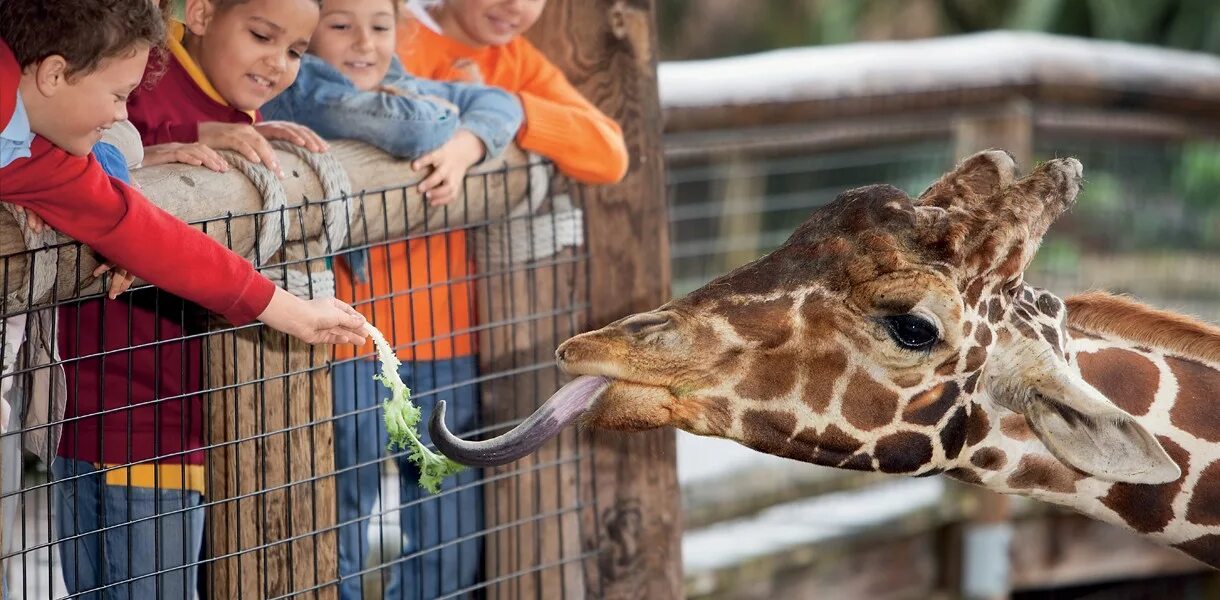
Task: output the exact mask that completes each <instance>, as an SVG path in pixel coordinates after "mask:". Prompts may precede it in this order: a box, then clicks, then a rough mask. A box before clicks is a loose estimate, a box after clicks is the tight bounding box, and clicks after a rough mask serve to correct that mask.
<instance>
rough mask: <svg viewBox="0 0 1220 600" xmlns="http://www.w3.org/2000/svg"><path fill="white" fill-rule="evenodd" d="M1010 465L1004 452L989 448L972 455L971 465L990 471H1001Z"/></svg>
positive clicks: (981, 449) (980, 449)
mask: <svg viewBox="0 0 1220 600" xmlns="http://www.w3.org/2000/svg"><path fill="white" fill-rule="evenodd" d="M1007 463H1008V457H1007V455H1005V454H1004V451H1003V450H1000V449H999V448H993V447H991V446H987V447H985V448H979V449H978V450H976V451H975V452H974V454H971V455H970V464H972V465H974V466H976V467H978V468H980V469H986V470H988V471H999V470H1000V469H1003V468H1004V465H1005V464H1007Z"/></svg>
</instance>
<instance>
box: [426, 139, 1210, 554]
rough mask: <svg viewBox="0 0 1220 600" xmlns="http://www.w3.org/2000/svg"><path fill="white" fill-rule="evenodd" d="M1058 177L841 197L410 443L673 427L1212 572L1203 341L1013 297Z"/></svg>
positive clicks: (1054, 302) (1174, 320) (1145, 317)
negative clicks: (1010, 511) (472, 431)
mask: <svg viewBox="0 0 1220 600" xmlns="http://www.w3.org/2000/svg"><path fill="white" fill-rule="evenodd" d="M1081 181H1082V167H1081V164H1080V163H1079V162H1078V161H1076V160H1075V159H1071V158H1067V159H1056V160H1051V161H1048V162H1045V163H1043V164H1041V165H1039V166H1038V167H1037V168H1035V169H1034V170H1033V171H1032V172H1030V173H1029V174H1028V175H1026V176H1025V177H1021V178H1019V177H1018V176H1017V172H1016V164H1015V162H1014V160H1013V158H1012V157H1011V156H1010V155H1009V154H1007V153H1006V152H1003V151H998V150H991V151H986V152H981V153H978V154H975V155H973V156H971V157H969V158H967V159H965V160H963V161H962V162H961V163H959V165H958V166H957V167H956V168H955V169H954V170H953V171H951V172H949V173H947V174H946V175H945V176H943V177H942V178H940V179H939V180H938V181H936V182H935V183H933V184H932V185H931V186H930V187H929V188H928V189H927V190H926V191H924V192H923V193H922V194H921V195H920V196H919V197H918V198H916V199H914V200H912V199H911V198H909V197H908V196H907V195H906V194H905V193H903V192H902V191H901V190H898V189H896V188H894V187H890V186H885V185H874V186H869V187H864V188H858V189H854V190H850V191H847V192H844V193H843V194H840V195H839V196H838V197H837V198H836V199H835V200H834V201H833V202H831V203H830V204H828V205H826V206H824V207H822V208H820V209H818V210H817V211H815V212H814V213H813V215H812V216H811V217H810V218H809V219H808V220H807V221H806V222H805V223H803V224H802V225H801V226H800V227H799V228H797V230H796V231H795V232H794V233H793V234H792V236H791V237H790V238H789V239H788V240H787V241H786V242H785V243H784V244H783V245H782V246H781V247H780V248H778V249H777V250H775V251H774V252H772V253H770V254H769V255H767V256H764V257H762V258H760V259H758V260H756V261H754V262H752V263H750V264H747V265H745V266H743V267H741V268H739V269H737V270H735V271H733V272H731V273H729V274H727V275H725V276H722V277H720V278H718V279H716V280H714V281H712V282H710V283H708V284H707V285H705V286H704V287H702V288H700V289H698V290H696V291H694V292H692V293H690V294H689V295H687V296H685V297H683V298H679V299H676V300H673V301H671V302H669V303H667V304H665V305H664V306H661V307H660V308H658V309H656V310H653V311H649V312H644V313H640V314H636V315H632V316H629V317H626V318H624V319H621V320H619V321H616V322H614V323H611V324H610V325H608V326H606V327H604V328H602V329H599V330H597V331H593V332H589V333H584V334H581V335H578V336H575V337H573V338H572V339H570V340H568V341H566V342H564V343H563V344H562V345H561V346H560V347H559V348H558V350H557V351H556V357H557V360H558V362H559V365H560V366H561V367H562V368H563V369H564V370H565V371H566V372H568V373H570V374H573V375H580V376H583V377H579V378H577V380H576V381H575V382H573V383H572V384H569V387H571V388H572V389H573V390H575V391H569V392H565V390H567V389H568V388H565V390H561V391H560V393H559V394H557V395H556V396H555V397H554V398H552V401H548V402H547V404H545V405H544V406H543V408H542V409H540V410H539V411H538V412H537V413H535V415H534V416H532V417H531V418H530V419H529V420H527V421H526V422H525V423H523V424H522V425H521V426H519V427H518V428H517V429H516V430H514V431H513V432H510V433H509V434H505V436H501V438H496V439H494V440H489V441H483V442H464V441H461V440H457V439H456V438H454V437H452V436H451V435H449V434H448V432H447V431H444V429H443V427H437V421H438V420H439V419H437V417H438V416H440V417H442V418H443V413H441V414H440V415H436V414H434V415H433V417H434V418H433V440H436V442H437V445H438V447H440V448H441V449H442V451H444V452H445V453H447V454H450V455H451V456H454V457H455V458H458V460H460V461H461V460H465V461H473V462H479V461H480V460H489V459H488V457H492V456H493V455H494V456H495V458H496V462H497V464H498V463H502V462H508V461H510V460H512V459H513V458H515V457H516V456H519V455H520V454H521V453H523V452H525V451H528V450H529V449H531V448H534V447H537V445H539V444H541V443H542V441H544V440H545V438H546V437H548V436H551V435H553V434H554V433H555V432H557V431H558V429H559V428H560V427H562V426H564V425H565V424H566V423H567V422H570V421H571V420H573V419H575V418H578V415H579V418H581V419H583V422H584V423H585V424H586V425H587V426H593V427H601V428H607V429H615V430H624V431H637V430H646V429H651V428H655V427H663V426H675V427H679V428H681V429H684V430H686V431H689V432H691V433H694V434H699V435H709V436H718V437H723V438H729V439H732V440H736V441H738V442H740V443H742V444H744V445H746V446H749V447H750V448H753V449H755V450H758V451H761V452H765V453H768V454H773V455H777V456H783V457H787V458H792V459H796V460H801V461H806V462H810V463H815V464H819V465H826V466H833V467H839V468H844V469H855V470H866V471H881V472H885V473H893V474H905V475H912V476H917V477H920V476H929V475H935V474H939V473H944V474H945V475H946V476H949V477H953V478H956V479H959V480H962V481H965V482H968V483H971V484H975V485H980V486H983V487H986V488H989V489H993V490H996V491H999V492H1002V493H1009V494H1021V495H1026V496H1030V497H1033V498H1037V499H1039V500H1043V501H1047V502H1051V503H1055V504H1059V505H1062V506H1066V507H1069V508H1072V509H1075V510H1077V511H1080V512H1082V513H1084V514H1087V515H1089V516H1091V517H1094V518H1097V519H1100V520H1103V521H1107V522H1110V523H1114V524H1116V525H1119V526H1122V527H1126V528H1128V529H1131V530H1134V531H1137V532H1139V533H1141V534H1144V535H1146V536H1149V537H1151V538H1153V539H1155V540H1157V541H1159V542H1161V543H1163V544H1166V545H1170V546H1173V547H1176V548H1178V549H1180V550H1182V551H1184V552H1185V553H1187V554H1189V555H1190V556H1193V557H1195V558H1196V559H1198V560H1200V561H1202V562H1204V563H1206V564H1208V565H1210V566H1212V567H1217V568H1220V328H1217V327H1213V326H1210V325H1207V324H1205V323H1202V322H1199V321H1195V320H1193V319H1190V318H1187V317H1184V316H1180V315H1176V314H1172V313H1169V312H1164V311H1160V310H1156V309H1153V308H1150V307H1148V306H1145V305H1143V304H1140V303H1138V302H1136V301H1134V300H1130V299H1127V298H1124V297H1120V296H1113V295H1109V294H1105V293H1088V294H1083V295H1079V296H1075V297H1071V298H1068V300H1067V301H1066V302H1064V301H1062V300H1061V299H1059V298H1058V297H1056V296H1055V295H1054V294H1052V293H1050V292H1048V291H1045V290H1042V289H1038V288H1036V287H1033V286H1031V285H1029V284H1028V283H1026V282H1025V281H1024V277H1023V272H1024V270H1025V267H1026V266H1027V265H1028V263H1029V262H1030V260H1031V259H1032V258H1033V256H1034V253H1035V251H1036V250H1037V247H1038V245H1039V244H1040V242H1041V239H1042V236H1043V235H1044V234H1045V232H1046V230H1047V228H1048V227H1049V226H1050V224H1051V223H1052V222H1053V221H1054V220H1055V219H1056V218H1057V217H1058V216H1059V215H1060V214H1061V213H1063V212H1064V211H1065V210H1066V209H1067V208H1068V207H1070V206H1071V204H1072V203H1073V202H1074V200H1075V198H1076V195H1077V193H1078V192H1079V190H1080V185H1081ZM577 388H579V389H577ZM573 398H575V399H573ZM438 413H440V411H439V410H438ZM442 425H443V424H442ZM531 436H532V438H531ZM527 438H531V439H528V440H527ZM523 440H526V441H525V442H523ZM506 444H507V445H506ZM514 444H515V445H516V447H515V448H509V446H512V445H514ZM506 449H507V451H506ZM480 464H489V463H488V462H482V463H480Z"/></svg>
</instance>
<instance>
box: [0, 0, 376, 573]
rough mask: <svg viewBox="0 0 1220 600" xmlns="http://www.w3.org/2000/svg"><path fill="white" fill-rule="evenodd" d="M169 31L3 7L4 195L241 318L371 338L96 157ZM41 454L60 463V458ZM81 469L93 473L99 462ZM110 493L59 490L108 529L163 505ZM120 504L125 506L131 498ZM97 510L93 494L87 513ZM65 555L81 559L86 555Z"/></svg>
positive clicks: (330, 304) (62, 10)
mask: <svg viewBox="0 0 1220 600" xmlns="http://www.w3.org/2000/svg"><path fill="white" fill-rule="evenodd" d="M48 23H54V24H55V26H56V28H57V29H56V35H54V36H48V35H47V34H46V27H47V24H48ZM163 35H164V25H163V23H162V21H161V17H160V15H159V14H158V13H157V10H156V7H155V6H154V5H153V3H152V2H149V0H108V1H106V2H98V1H97V0H57V1H56V2H43V1H42V0H5V1H4V2H0V126H2V127H3V131H4V134H3V137H4V140H5V144H4V148H5V160H4V161H3V162H0V180H2V181H3V182H4V184H3V185H2V186H0V201H3V202H10V203H14V204H17V205H20V206H23V207H25V208H26V209H28V210H29V211H31V212H32V213H33V214H35V215H37V216H38V217H40V218H41V219H42V220H43V221H45V222H46V224H47V225H49V226H51V227H53V228H55V229H57V230H58V231H61V232H63V233H65V234H67V235H69V236H71V237H73V238H76V239H77V240H79V241H81V242H82V243H84V244H87V245H89V246H91V247H92V248H93V249H94V250H95V251H97V252H98V253H100V254H102V255H104V256H106V257H107V258H109V259H110V260H112V261H113V262H115V263H116V264H117V265H120V266H122V267H126V268H127V269H130V270H131V271H132V272H133V273H134V274H135V275H138V276H140V277H142V278H144V279H146V280H148V281H150V282H151V283H153V284H155V285H158V286H161V287H162V288H164V289H166V290H168V291H169V292H172V293H174V294H178V295H181V296H183V297H185V298H189V299H191V300H193V301H195V302H199V303H200V304H202V305H203V306H204V307H206V308H208V309H209V310H212V311H215V312H218V313H220V314H222V315H223V316H224V317H226V318H227V319H229V320H230V321H232V322H234V323H239V324H240V323H245V322H248V321H250V320H252V319H254V318H258V319H260V320H262V321H263V322H264V323H266V324H267V325H269V326H271V327H272V328H275V329H277V330H280V331H284V332H286V333H289V334H291V335H294V336H296V337H298V338H300V339H302V340H304V341H306V342H309V343H334V342H348V343H362V342H363V341H364V336H363V333H362V332H361V328H362V327H363V324H364V319H363V317H361V316H360V315H359V314H358V313H356V312H355V311H353V310H352V309H351V308H350V307H349V306H347V305H345V304H343V303H342V302H339V301H337V300H334V299H330V300H314V301H308V302H307V301H303V300H300V299H298V298H296V297H295V296H292V295H291V294H289V293H287V292H286V291H284V290H282V289H278V288H276V287H275V286H274V285H272V284H271V282H270V281H269V280H267V279H266V278H265V277H262V276H261V275H259V274H257V273H256V272H255V271H254V270H253V267H252V266H251V265H250V264H249V263H248V262H246V261H245V260H243V259H242V258H241V257H240V256H238V255H236V254H234V253H233V252H231V251H229V250H227V249H225V248H224V247H222V246H220V245H219V244H217V243H216V242H215V241H213V240H212V239H210V238H208V237H207V236H205V235H203V234H202V233H201V232H199V231H198V230H195V229H193V228H191V227H188V226H186V225H185V224H184V223H182V222H181V221H179V220H177V219H175V218H174V217H173V216H171V215H169V214H167V213H165V212H164V211H161V210H160V209H158V208H156V207H155V206H154V205H152V204H151V203H149V202H148V201H147V200H146V199H145V198H144V197H143V196H141V195H140V194H139V192H137V191H136V190H133V189H132V188H130V187H128V186H127V185H125V184H123V183H121V182H119V181H117V180H114V179H111V178H109V177H108V176H107V175H106V174H105V173H104V171H103V170H102V168H101V167H100V166H99V164H98V162H97V161H96V160H94V159H92V158H91V157H87V156H86V155H87V154H88V152H89V150H90V148H91V147H92V145H93V144H94V143H95V142H97V141H98V139H99V138H100V137H101V135H102V132H103V131H104V130H105V129H106V128H108V127H110V126H111V125H113V124H114V123H115V122H117V121H121V120H123V119H125V118H126V100H127V96H128V94H129V93H130V92H131V90H132V89H134V88H135V87H136V85H137V84H138V83H139V82H140V78H141V74H142V73H143V72H144V67H145V64H146V62H147V60H148V53H149V49H150V48H151V47H152V46H154V45H156V44H158V43H160V41H161V39H162V38H163ZM10 90H11V91H10ZM30 401H32V402H33V401H38V399H36V398H31V399H30ZM43 401H45V399H43ZM52 444H54V440H52ZM41 450H42V452H45V451H46V449H45V448H44V449H41ZM42 458H43V460H44V461H46V462H51V461H50V457H49V456H43V457H42ZM80 462H81V463H83V464H84V465H86V466H87V467H88V468H89V469H92V468H93V467H95V466H96V465H94V464H91V463H85V462H83V461H80ZM54 467H55V465H54V464H52V468H53V469H54ZM119 472H121V471H119ZM109 487H111V486H105V485H102V484H101V482H99V478H98V477H89V476H85V477H81V478H74V479H72V481H71V483H70V484H69V483H67V482H65V483H63V484H61V485H58V486H56V493H57V495H66V494H68V493H78V492H80V491H81V490H85V493H88V494H94V495H95V496H96V502H94V503H93V504H92V506H93V507H98V508H101V509H102V511H104V512H103V513H102V515H100V516H101V517H102V518H103V519H104V520H105V522H104V523H98V524H97V525H99V526H106V525H112V524H114V523H115V522H120V523H121V522H124V521H126V520H128V519H127V515H126V513H125V512H124V514H115V512H114V511H116V510H120V511H126V510H137V511H143V513H144V514H146V515H148V516H151V515H153V514H155V513H156V512H158V511H160V510H161V508H163V507H159V506H158V502H157V501H156V500H153V501H151V502H140V503H134V502H126V503H122V504H120V505H119V506H120V507H121V508H116V507H111V508H109V509H108V508H107V507H108V505H110V504H111V503H112V502H114V501H116V499H115V497H114V496H113V495H109V494H107V495H106V497H102V496H101V495H98V494H100V493H102V492H101V491H104V490H105V488H109ZM133 495H134V494H133ZM121 498H122V496H120V497H119V499H118V500H117V501H118V502H123V500H122V499H121ZM127 499H128V500H130V499H131V496H128V498H127ZM86 503H87V501H85V500H83V499H82V500H81V502H80V505H81V506H83V505H84V504H86ZM178 514H180V515H181V514H182V513H178ZM133 516H134V515H133ZM61 523H62V519H61ZM143 523H145V524H147V523H150V521H143ZM151 523H159V520H155V519H154V520H152V521H151ZM0 525H5V524H0ZM81 525H82V526H87V525H86V524H83V523H82V524H81ZM123 529H124V528H121V527H120V528H112V529H109V530H108V533H118V532H122V531H123ZM57 534H59V535H60V536H61V537H62V536H63V535H64V534H65V532H62V531H58V532H57ZM122 537H123V538H124V543H123V547H124V548H131V549H132V550H133V551H135V552H138V553H139V554H138V555H132V556H129V557H126V558H127V560H124V561H123V565H124V568H126V565H127V564H134V565H138V566H139V568H141V569H144V570H145V572H148V569H150V568H151V567H156V566H157V565H162V567H163V566H164V564H165V562H164V561H163V560H162V559H164V558H166V557H165V556H164V555H162V556H157V555H156V554H155V552H156V551H158V550H161V551H166V550H168V548H167V546H166V544H164V543H156V542H154V541H151V540H148V539H144V538H143V537H141V539H139V540H138V543H134V544H132V543H128V542H129V541H130V539H131V538H130V537H129V536H128V535H123V536H122ZM87 539H88V538H87V537H86V538H79V539H77V540H74V541H76V542H77V543H85V540H87ZM102 547H107V548H114V547H115V545H114V544H103V545H102ZM60 550H61V553H62V554H68V553H69V552H71V553H72V554H73V556H77V554H76V553H75V552H72V550H75V548H68V547H67V546H61V547H60ZM185 554H187V556H186V557H185V559H184V560H188V561H189V560H192V558H193V557H191V556H189V551H188V552H185ZM65 558H66V557H65ZM83 558H86V559H93V558H98V557H97V556H96V555H86V556H85V557H83ZM106 558H108V559H112V558H115V557H112V556H107V557H106ZM106 566H107V565H97V564H94V563H86V564H78V565H76V567H77V568H74V569H73V570H72V573H73V575H74V576H76V575H79V576H80V577H79V578H75V577H74V578H75V581H74V585H75V586H76V589H73V590H72V591H73V592H74V593H75V592H76V591H79V590H81V589H88V588H92V587H96V586H97V585H99V584H100V583H99V580H97V579H87V578H90V577H93V576H100V577H102V578H104V577H105V576H106V575H104V574H103V573H105V572H108V571H101V570H100V569H103V568H105V567H106ZM90 567H94V568H90ZM157 579H158V578H153V577H149V578H145V579H142V580H139V581H137V582H136V583H135V584H134V585H133V586H132V588H138V589H141V590H147V589H153V588H152V586H151V585H150V586H149V587H148V588H143V587H139V586H141V584H144V582H152V581H155V580H157ZM70 585H73V584H70ZM145 585H147V584H145ZM135 595H139V596H141V597H145V595H144V594H143V593H136V594H135Z"/></svg>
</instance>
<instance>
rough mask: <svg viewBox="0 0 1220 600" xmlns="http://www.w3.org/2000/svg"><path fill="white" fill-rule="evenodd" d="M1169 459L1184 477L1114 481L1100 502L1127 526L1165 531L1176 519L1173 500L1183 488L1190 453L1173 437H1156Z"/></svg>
mask: <svg viewBox="0 0 1220 600" xmlns="http://www.w3.org/2000/svg"><path fill="white" fill-rule="evenodd" d="M1157 441H1159V442H1161V446H1163V447H1164V448H1165V452H1167V453H1168V454H1169V458H1171V459H1173V462H1175V463H1177V464H1178V466H1179V467H1181V468H1182V477H1179V478H1178V479H1177V480H1176V481H1171V482H1169V483H1162V484H1158V485H1137V484H1131V483H1121V482H1120V483H1115V484H1114V485H1112V486H1110V491H1109V493H1107V494H1106V496H1105V497H1104V498H1102V499H1101V503H1102V504H1104V505H1106V506H1108V507H1110V509H1111V510H1113V511H1114V512H1116V513H1118V516H1120V517H1122V518H1123V520H1124V521H1126V522H1127V525H1129V526H1131V528H1132V529H1134V530H1136V531H1139V532H1142V533H1154V532H1157V531H1163V530H1164V529H1165V526H1166V525H1168V524H1169V522H1170V521H1172V520H1173V499H1174V498H1175V497H1177V495H1178V492H1180V491H1182V483H1183V481H1185V479H1186V474H1187V473H1188V472H1189V470H1190V453H1188V452H1187V451H1186V450H1185V449H1184V448H1182V447H1181V446H1179V445H1177V444H1176V443H1174V441H1173V440H1171V439H1169V438H1167V437H1163V436H1157Z"/></svg>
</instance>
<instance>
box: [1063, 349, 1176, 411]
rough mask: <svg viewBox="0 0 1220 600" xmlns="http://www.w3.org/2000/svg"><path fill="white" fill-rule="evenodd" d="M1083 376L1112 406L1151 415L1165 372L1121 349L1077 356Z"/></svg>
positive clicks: (1150, 362) (1145, 359) (1138, 356)
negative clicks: (1158, 386) (1149, 411)
mask: <svg viewBox="0 0 1220 600" xmlns="http://www.w3.org/2000/svg"><path fill="white" fill-rule="evenodd" d="M1076 364H1077V365H1079V366H1080V375H1081V377H1084V380H1085V381H1087V382H1089V384H1090V385H1092V386H1093V387H1095V388H1097V390H1098V391H1099V392H1101V393H1102V394H1103V395H1104V396H1105V397H1106V398H1109V399H1110V401H1111V402H1113V403H1115V404H1117V405H1118V406H1119V407H1120V408H1122V409H1123V410H1125V411H1127V412H1129V413H1131V414H1133V415H1136V416H1140V415H1146V414H1148V409H1149V408H1151V407H1152V401H1153V400H1155V399H1156V390H1157V385H1158V384H1159V382H1160V377H1161V371H1160V369H1158V368H1157V366H1156V365H1155V364H1153V363H1152V361H1150V360H1148V359H1147V358H1145V357H1143V356H1140V355H1139V354H1136V353H1135V352H1131V351H1130V350H1123V349H1120V348H1106V349H1103V350H1100V351H1098V352H1091V353H1085V352H1082V353H1080V354H1078V355H1077V356H1076Z"/></svg>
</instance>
